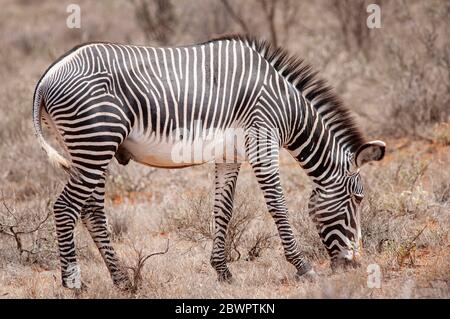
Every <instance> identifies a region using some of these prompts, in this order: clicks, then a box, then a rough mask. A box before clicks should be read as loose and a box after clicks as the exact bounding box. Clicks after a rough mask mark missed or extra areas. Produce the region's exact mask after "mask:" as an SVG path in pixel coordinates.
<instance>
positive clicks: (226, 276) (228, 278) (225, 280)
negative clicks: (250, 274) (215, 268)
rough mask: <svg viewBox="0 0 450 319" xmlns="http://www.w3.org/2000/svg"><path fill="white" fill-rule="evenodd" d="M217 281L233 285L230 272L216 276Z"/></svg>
mask: <svg viewBox="0 0 450 319" xmlns="http://www.w3.org/2000/svg"><path fill="white" fill-rule="evenodd" d="M217 280H218V281H219V282H220V283H226V284H231V283H233V275H232V274H231V272H230V271H227V272H225V273H222V274H218V275H217Z"/></svg>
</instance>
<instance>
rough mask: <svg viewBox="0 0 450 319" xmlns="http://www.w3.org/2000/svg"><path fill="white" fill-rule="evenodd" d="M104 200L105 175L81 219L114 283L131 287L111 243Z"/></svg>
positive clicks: (125, 287)
mask: <svg viewBox="0 0 450 319" xmlns="http://www.w3.org/2000/svg"><path fill="white" fill-rule="evenodd" d="M104 202H105V177H103V179H102V181H101V182H100V183H99V184H98V186H97V187H96V188H95V191H94V193H93V194H92V196H91V197H90V198H89V200H88V201H87V202H86V205H85V206H84V208H83V211H82V213H81V220H82V221H83V224H84V225H85V226H86V228H87V229H88V231H89V233H90V235H91V237H92V239H93V240H94V242H95V245H96V246H97V248H98V250H99V251H100V254H101V255H102V258H103V260H104V261H105V264H106V267H107V268H108V270H109V273H110V275H111V279H112V281H113V283H114V284H115V285H116V286H117V287H119V288H120V289H123V290H126V289H129V288H130V287H131V281H130V279H129V277H128V274H127V273H126V271H125V270H124V269H123V267H122V266H121V265H120V262H119V259H118V258H117V255H116V252H115V250H114V248H113V247H112V245H111V239H110V238H111V237H110V232H109V228H108V220H107V217H106V214H105V206H104Z"/></svg>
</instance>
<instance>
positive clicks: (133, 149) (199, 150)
mask: <svg viewBox="0 0 450 319" xmlns="http://www.w3.org/2000/svg"><path fill="white" fill-rule="evenodd" d="M122 147H124V148H126V149H127V150H128V151H129V152H130V153H131V154H132V158H133V160H134V161H136V162H139V163H142V164H145V165H149V166H154V167H166V168H177V167H178V168H179V167H187V166H193V165H200V164H204V163H208V162H218V163H233V162H234V163H235V162H242V161H244V160H245V151H244V143H243V141H242V140H240V139H239V138H235V137H233V138H228V137H227V136H226V135H224V134H216V135H214V136H209V137H203V138H196V139H195V140H190V141H184V140H174V139H169V138H162V139H161V138H156V136H154V135H153V136H150V137H145V136H142V135H137V134H131V135H130V136H129V137H128V138H127V140H125V142H124V143H123V144H122Z"/></svg>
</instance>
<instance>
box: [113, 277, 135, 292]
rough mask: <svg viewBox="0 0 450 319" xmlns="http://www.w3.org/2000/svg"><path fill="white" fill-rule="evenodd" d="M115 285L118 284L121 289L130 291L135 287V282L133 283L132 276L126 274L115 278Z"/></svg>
mask: <svg viewBox="0 0 450 319" xmlns="http://www.w3.org/2000/svg"><path fill="white" fill-rule="evenodd" d="M114 286H116V287H117V288H118V289H119V290H122V291H129V290H132V289H133V284H132V283H131V280H130V278H128V277H126V276H124V277H121V278H120V279H116V280H114Z"/></svg>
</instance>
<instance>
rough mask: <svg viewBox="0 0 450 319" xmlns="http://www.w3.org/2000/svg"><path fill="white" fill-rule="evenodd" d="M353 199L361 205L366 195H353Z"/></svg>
mask: <svg viewBox="0 0 450 319" xmlns="http://www.w3.org/2000/svg"><path fill="white" fill-rule="evenodd" d="M353 198H354V199H355V202H356V203H358V204H359V203H361V202H362V200H363V198H364V195H361V194H353Z"/></svg>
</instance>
